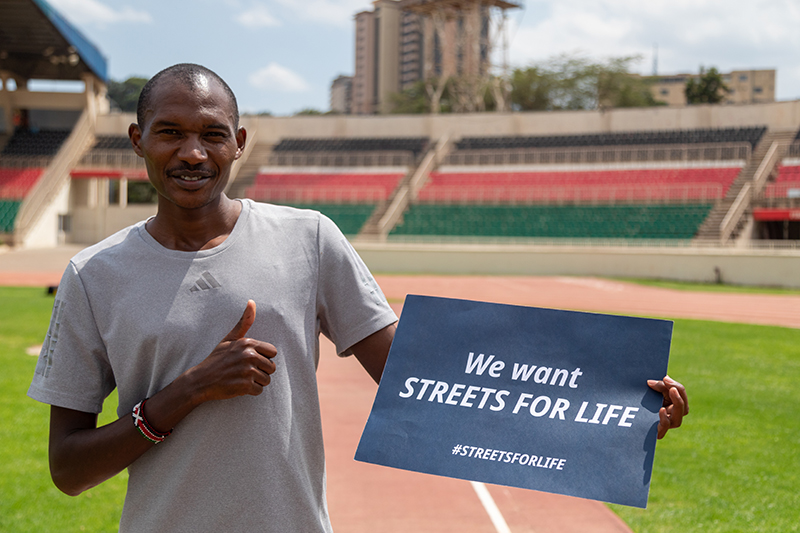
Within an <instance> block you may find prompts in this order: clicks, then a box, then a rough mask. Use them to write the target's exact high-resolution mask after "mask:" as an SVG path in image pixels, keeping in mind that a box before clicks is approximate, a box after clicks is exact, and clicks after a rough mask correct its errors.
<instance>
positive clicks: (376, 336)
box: [351, 324, 397, 383]
mask: <svg viewBox="0 0 800 533" xmlns="http://www.w3.org/2000/svg"><path fill="white" fill-rule="evenodd" d="M395 330H397V326H396V325H395V324H390V325H388V326H386V327H385V328H383V329H381V330H378V331H376V332H375V333H373V334H372V335H370V336H369V337H367V338H366V339H364V340H362V341H359V342H357V343H355V344H354V345H353V346H352V348H351V349H352V350H353V353H354V354H355V356H356V359H358V362H359V363H361V366H363V367H364V370H366V371H367V373H368V374H369V375H370V376H371V377H372V379H373V380H375V383H380V382H381V375H382V374H383V367H384V366H386V358H387V357H388V356H389V348H391V347H392V340H394V332H395Z"/></svg>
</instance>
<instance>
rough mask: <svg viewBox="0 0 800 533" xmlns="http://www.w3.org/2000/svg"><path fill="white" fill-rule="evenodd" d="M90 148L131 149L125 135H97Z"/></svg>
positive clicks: (129, 141) (128, 139)
mask: <svg viewBox="0 0 800 533" xmlns="http://www.w3.org/2000/svg"><path fill="white" fill-rule="evenodd" d="M92 150H133V146H131V140H130V138H129V137H128V136H127V135H98V136H97V139H95V143H94V146H92Z"/></svg>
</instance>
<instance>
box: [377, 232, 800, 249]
mask: <svg viewBox="0 0 800 533" xmlns="http://www.w3.org/2000/svg"><path fill="white" fill-rule="evenodd" d="M387 240H388V242H389V243H393V244H421V245H437V244H438V245H442V244H445V245H446V244H455V245H477V246H495V245H497V246H563V247H589V248H591V247H597V248H615V247H620V248H736V249H737V250H741V249H751V250H787V251H793V250H798V251H800V241H797V240H761V239H759V240H751V241H747V242H735V241H729V242H728V243H725V244H723V243H721V242H719V241H717V240H713V241H704V240H696V239H635V238H631V239H607V238H595V239H591V238H561V239H555V238H541V237H477V236H441V235H389V237H388V239H387Z"/></svg>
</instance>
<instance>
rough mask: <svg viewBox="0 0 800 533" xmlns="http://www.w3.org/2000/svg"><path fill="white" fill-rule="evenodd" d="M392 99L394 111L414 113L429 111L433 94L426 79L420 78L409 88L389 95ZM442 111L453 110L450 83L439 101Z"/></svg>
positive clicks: (404, 113) (394, 112)
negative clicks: (428, 88)
mask: <svg viewBox="0 0 800 533" xmlns="http://www.w3.org/2000/svg"><path fill="white" fill-rule="evenodd" d="M389 98H390V99H391V101H392V111H391V112H392V113H393V114H400V115H414V114H422V113H428V112H430V109H431V95H430V92H429V91H428V90H427V85H426V83H425V81H423V80H419V81H417V82H415V83H414V84H413V85H412V86H411V87H409V88H408V89H406V90H404V91H401V92H399V93H392V94H391V95H389ZM439 105H440V112H441V113H450V112H452V110H453V105H452V95H451V91H450V84H449V83H448V84H447V85H446V86H445V87H444V90H443V91H442V94H441V98H440V101H439Z"/></svg>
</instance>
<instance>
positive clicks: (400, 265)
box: [354, 242, 800, 288]
mask: <svg viewBox="0 0 800 533" xmlns="http://www.w3.org/2000/svg"><path fill="white" fill-rule="evenodd" d="M354 245H355V248H356V250H357V251H358V253H359V254H360V255H361V257H362V258H363V259H364V261H365V262H366V263H367V265H368V266H369V268H370V269H371V270H372V271H373V272H381V273H432V274H503V275H537V276H548V275H559V276H561V275H567V276H569V275H572V276H603V277H628V278H646V279H664V280H677V281H691V282H706V283H713V282H715V281H716V271H715V269H716V268H718V269H719V271H720V274H721V277H722V281H723V282H725V283H730V284H737V285H756V286H778V287H793V288H800V250H756V249H736V248H693V247H692V248H666V247H665V248H639V247H610V246H609V247H601V246H536V245H479V244H406V243H403V244H397V243H389V244H383V243H366V242H360V243H359V242H357V243H355V244H354Z"/></svg>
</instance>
